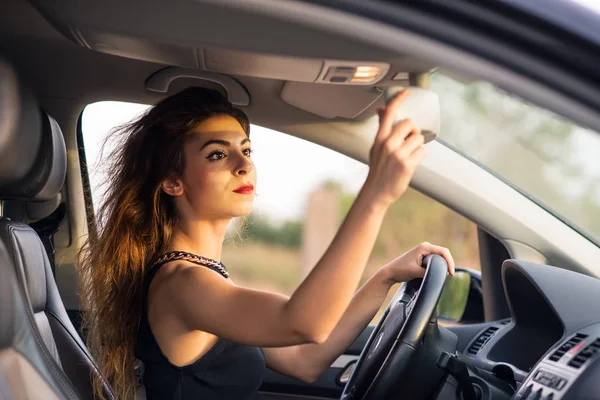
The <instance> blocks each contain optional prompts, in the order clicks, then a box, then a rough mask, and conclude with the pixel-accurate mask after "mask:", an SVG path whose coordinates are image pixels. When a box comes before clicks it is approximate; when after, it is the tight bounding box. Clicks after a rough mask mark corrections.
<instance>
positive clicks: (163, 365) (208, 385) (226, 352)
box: [135, 253, 266, 400]
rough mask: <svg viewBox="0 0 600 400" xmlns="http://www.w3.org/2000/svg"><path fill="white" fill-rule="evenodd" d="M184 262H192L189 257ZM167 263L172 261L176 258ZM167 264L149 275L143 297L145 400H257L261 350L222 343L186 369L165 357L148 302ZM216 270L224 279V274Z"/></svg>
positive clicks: (140, 354)
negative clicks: (153, 284)
mask: <svg viewBox="0 0 600 400" xmlns="http://www.w3.org/2000/svg"><path fill="white" fill-rule="evenodd" d="M184 254H186V253H184ZM187 255H188V256H189V255H190V253H187ZM181 258H185V259H186V260H188V261H192V260H190V259H189V258H188V257H181ZM175 259H177V258H175ZM168 261H173V258H170V259H169V260H168ZM166 262H167V261H164V262H162V263H159V264H156V265H154V266H153V267H152V268H151V269H150V270H149V271H148V274H147V276H146V278H145V280H144V288H143V293H142V301H143V303H142V316H141V320H140V327H139V330H138V337H137V342H136V346H135V356H136V358H138V359H139V360H140V361H142V362H143V363H144V375H143V383H144V386H145V388H146V399H147V400H157V399H161V400H167V399H174V400H192V399H194V400H196V399H211V400H213V399H214V400H258V388H259V387H260V385H261V383H262V381H263V378H264V374H265V368H266V367H265V359H264V354H263V352H262V349H260V348H259V347H252V346H245V345H241V344H237V343H234V342H231V341H229V340H225V339H219V340H218V341H217V343H216V344H215V345H214V346H213V347H212V348H211V349H210V350H209V351H208V352H207V353H206V354H204V356H202V357H201V358H200V359H199V360H197V361H196V362H194V363H193V364H189V365H186V366H183V367H178V366H176V365H173V364H172V363H171V362H170V361H169V359H168V358H167V357H166V356H165V355H164V354H163V352H162V350H161V348H160V346H159V345H158V342H157V341H156V339H155V338H154V335H153V334H152V330H151V329H150V324H149V323H148V309H147V308H148V301H147V300H148V288H149V287H150V282H151V281H152V278H154V276H155V275H156V272H157V271H158V270H159V268H160V267H161V266H163V265H164V264H166ZM192 262H194V261H192ZM196 264H199V263H196ZM199 265H202V264H199ZM209 268H210V267H209ZM211 269H214V268H211ZM214 270H216V271H217V272H219V273H221V275H223V276H224V277H225V275H224V274H223V272H222V271H219V270H217V269H214Z"/></svg>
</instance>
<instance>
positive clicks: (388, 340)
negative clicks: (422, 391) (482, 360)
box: [341, 255, 448, 400]
mask: <svg viewBox="0 0 600 400" xmlns="http://www.w3.org/2000/svg"><path fill="white" fill-rule="evenodd" d="M423 265H424V266H425V268H427V269H426V271H425V276H424V277H423V279H413V280H411V281H409V282H405V283H403V284H402V285H401V286H400V288H399V289H398V291H397V292H396V294H395V295H394V298H393V299H392V301H391V302H390V303H389V305H388V307H387V308H386V310H385V313H384V314H383V317H382V318H381V320H380V321H379V324H377V327H376V328H375V329H374V330H373V333H372V334H371V336H370V337H369V340H368V341H367V344H366V346H365V347H364V349H363V351H362V353H361V354H360V357H359V359H358V362H357V364H356V366H355V368H354V371H353V372H352V375H351V376H350V379H349V380H348V383H346V386H345V388H344V391H343V392H342V397H341V400H363V399H386V398H388V397H389V396H390V393H391V392H394V397H395V398H404V397H402V396H399V393H398V391H397V390H395V389H396V388H398V385H402V382H406V381H407V379H410V378H411V372H413V371H412V370H413V368H410V367H411V366H412V364H413V361H414V360H415V359H416V356H417V354H418V352H419V349H420V348H421V345H422V340H423V336H424V334H425V331H426V329H427V327H428V325H429V324H430V322H434V323H436V321H435V318H436V315H435V310H436V307H437V303H438V301H439V299H440V295H441V294H442V289H443V288H444V282H445V281H446V274H447V271H448V264H447V263H446V261H445V260H444V258H442V257H441V256H439V255H429V256H427V257H425V259H424V260H423ZM432 319H433V321H432ZM436 327H437V323H436ZM433 364H434V365H432V366H431V368H436V369H437V366H436V365H435V361H434V362H433ZM428 367H429V366H428Z"/></svg>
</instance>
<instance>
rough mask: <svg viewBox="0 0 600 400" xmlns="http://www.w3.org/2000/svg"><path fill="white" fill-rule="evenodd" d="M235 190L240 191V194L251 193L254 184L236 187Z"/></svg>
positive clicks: (235, 191)
mask: <svg viewBox="0 0 600 400" xmlns="http://www.w3.org/2000/svg"><path fill="white" fill-rule="evenodd" d="M233 192H234V193H239V194H250V193H252V192H254V186H252V185H250V184H248V185H242V186H240V187H239V188H237V189H235V190H234V191H233Z"/></svg>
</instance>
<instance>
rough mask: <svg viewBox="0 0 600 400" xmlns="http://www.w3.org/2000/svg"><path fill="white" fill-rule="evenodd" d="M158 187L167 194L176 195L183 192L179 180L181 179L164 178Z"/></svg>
mask: <svg viewBox="0 0 600 400" xmlns="http://www.w3.org/2000/svg"><path fill="white" fill-rule="evenodd" d="M160 187H161V188H162V190H163V192H165V193H166V194H168V195H169V196H174V197H178V196H181V195H182V194H183V182H181V179H165V180H164V181H163V183H162V184H161V185H160Z"/></svg>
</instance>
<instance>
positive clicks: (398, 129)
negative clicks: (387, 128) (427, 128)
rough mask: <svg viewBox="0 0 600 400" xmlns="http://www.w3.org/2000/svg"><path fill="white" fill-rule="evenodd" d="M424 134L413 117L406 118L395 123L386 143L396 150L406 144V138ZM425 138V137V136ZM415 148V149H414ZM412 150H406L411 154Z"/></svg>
mask: <svg viewBox="0 0 600 400" xmlns="http://www.w3.org/2000/svg"><path fill="white" fill-rule="evenodd" d="M413 135H414V136H415V137H416V136H423V135H421V128H419V127H418V126H417V125H416V124H415V121H413V120H412V119H405V120H402V121H400V122H398V123H397V124H396V125H394V128H393V129H392V134H391V135H390V136H388V138H387V139H386V140H385V145H386V147H388V148H389V149H392V150H393V151H396V150H398V149H400V147H401V146H402V145H403V144H404V142H405V140H407V138H409V137H411V136H413ZM423 139H424V138H423ZM415 147H417V146H415ZM413 150H414V149H413ZM410 153H411V152H406V154H410Z"/></svg>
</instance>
